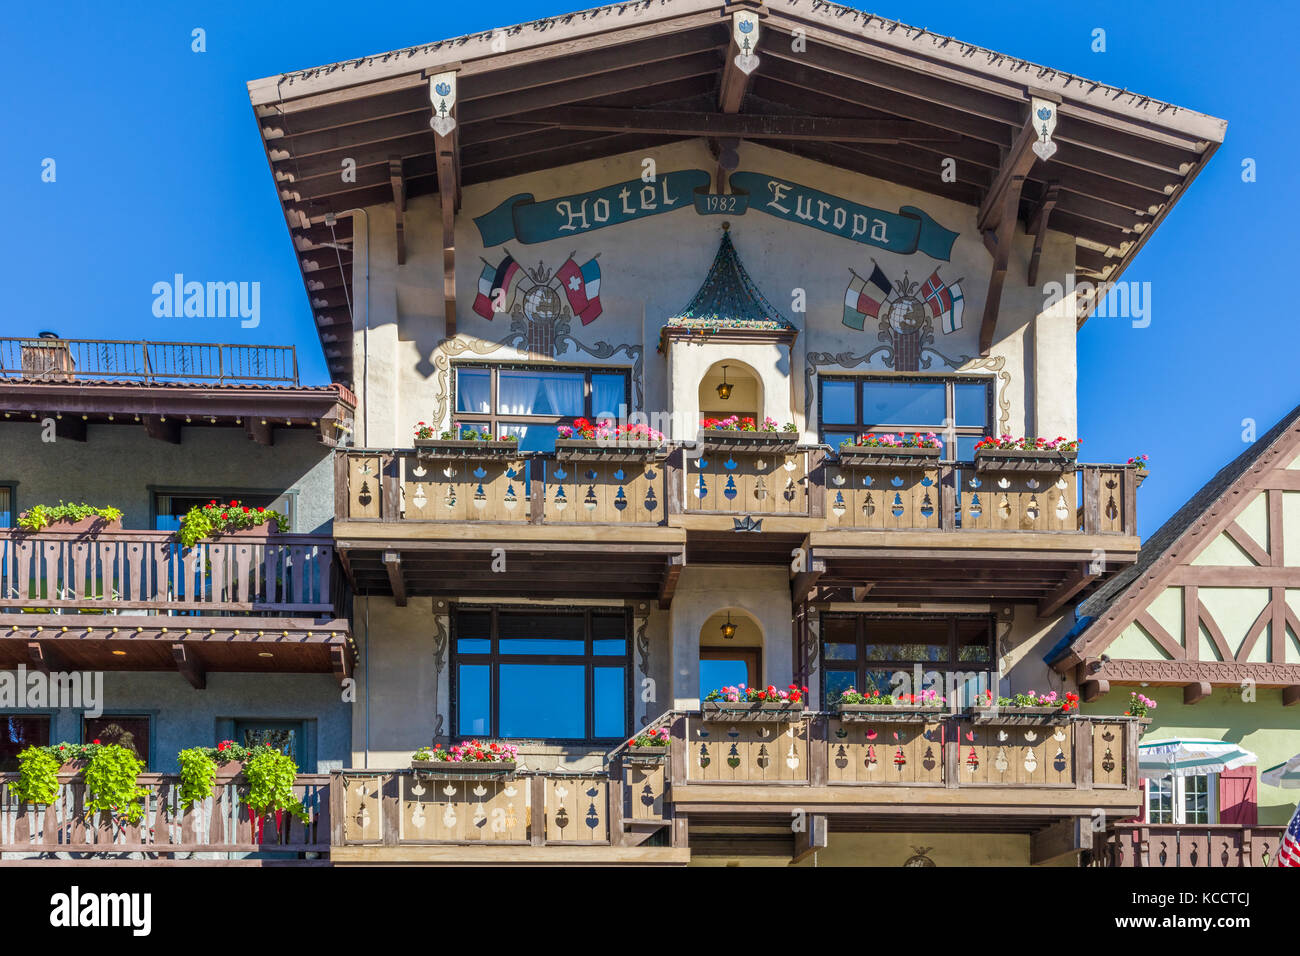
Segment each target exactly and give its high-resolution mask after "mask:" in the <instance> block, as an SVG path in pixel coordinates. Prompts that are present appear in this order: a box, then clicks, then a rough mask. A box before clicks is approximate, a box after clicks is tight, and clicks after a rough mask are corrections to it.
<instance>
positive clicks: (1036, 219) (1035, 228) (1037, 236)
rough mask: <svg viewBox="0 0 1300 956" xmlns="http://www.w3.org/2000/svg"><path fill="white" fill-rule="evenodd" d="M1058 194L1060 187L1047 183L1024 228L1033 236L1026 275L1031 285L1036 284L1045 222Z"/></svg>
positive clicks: (1045, 231) (1045, 226) (1054, 205)
mask: <svg viewBox="0 0 1300 956" xmlns="http://www.w3.org/2000/svg"><path fill="white" fill-rule="evenodd" d="M1060 195H1061V188H1060V187H1059V186H1058V185H1057V184H1056V183H1052V184H1051V185H1049V186H1048V187H1047V190H1046V191H1045V192H1044V193H1043V198H1042V201H1041V202H1039V204H1038V208H1037V209H1036V210H1034V215H1033V218H1031V219H1030V220H1029V227H1028V228H1027V229H1026V230H1025V231H1026V232H1028V233H1029V235H1031V236H1033V237H1034V251H1033V252H1032V253H1030V255H1029V269H1028V275H1027V280H1028V284H1029V285H1030V286H1031V287H1032V286H1036V285H1038V260H1039V258H1040V257H1041V256H1042V254H1043V239H1044V238H1045V237H1046V236H1047V222H1048V220H1049V219H1051V217H1052V210H1053V209H1055V208H1056V203H1057V201H1058V200H1059V199H1060Z"/></svg>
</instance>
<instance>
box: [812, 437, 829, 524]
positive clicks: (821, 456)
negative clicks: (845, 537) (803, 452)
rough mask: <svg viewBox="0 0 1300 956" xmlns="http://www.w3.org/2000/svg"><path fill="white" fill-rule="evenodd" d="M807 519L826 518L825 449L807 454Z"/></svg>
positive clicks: (818, 449)
mask: <svg viewBox="0 0 1300 956" xmlns="http://www.w3.org/2000/svg"><path fill="white" fill-rule="evenodd" d="M808 517H810V518H824V517H826V449H824V448H817V449H814V450H813V451H810V452H808Z"/></svg>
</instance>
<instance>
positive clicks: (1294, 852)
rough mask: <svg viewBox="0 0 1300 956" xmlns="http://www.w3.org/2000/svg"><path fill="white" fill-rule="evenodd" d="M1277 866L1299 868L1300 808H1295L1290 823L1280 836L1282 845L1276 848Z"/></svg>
mask: <svg viewBox="0 0 1300 956" xmlns="http://www.w3.org/2000/svg"><path fill="white" fill-rule="evenodd" d="M1277 865H1278V866H1300V806H1297V807H1296V808H1295V814H1294V815H1293V816H1292V817H1291V823H1290V825H1289V826H1288V827H1287V828H1286V833H1284V834H1282V844H1281V846H1279V847H1278V848H1277Z"/></svg>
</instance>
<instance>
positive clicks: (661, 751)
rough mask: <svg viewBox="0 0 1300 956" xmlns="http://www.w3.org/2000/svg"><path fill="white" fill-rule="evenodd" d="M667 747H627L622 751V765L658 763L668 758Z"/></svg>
mask: <svg viewBox="0 0 1300 956" xmlns="http://www.w3.org/2000/svg"><path fill="white" fill-rule="evenodd" d="M668 750H669V748H667V747H628V748H627V749H626V750H624V751H623V762H624V763H660V762H662V761H664V760H666V759H667V758H668Z"/></svg>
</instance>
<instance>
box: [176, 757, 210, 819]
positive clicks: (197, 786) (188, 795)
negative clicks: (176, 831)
mask: <svg viewBox="0 0 1300 956" xmlns="http://www.w3.org/2000/svg"><path fill="white" fill-rule="evenodd" d="M176 762H177V763H178V764H180V768H181V806H182V807H184V808H185V809H186V810H188V809H189V808H190V807H192V806H194V803H195V801H196V800H200V801H201V800H206V799H208V797H210V796H212V787H213V786H214V785H215V784H216V782H217V761H216V760H215V759H214V758H213V756H212V751H211V750H210V748H208V747H190V748H188V749H186V750H182V751H181V752H180V753H178V754H177V755H176Z"/></svg>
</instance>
